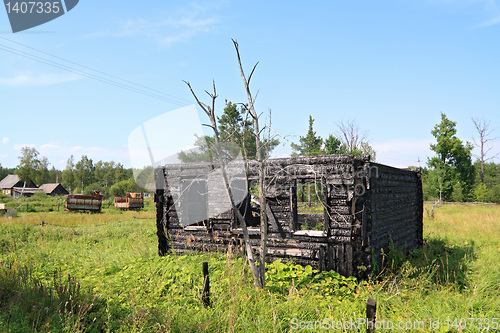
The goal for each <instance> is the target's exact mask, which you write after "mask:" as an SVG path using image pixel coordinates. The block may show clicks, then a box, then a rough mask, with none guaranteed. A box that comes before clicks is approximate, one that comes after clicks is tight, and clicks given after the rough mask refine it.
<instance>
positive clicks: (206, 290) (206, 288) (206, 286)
mask: <svg viewBox="0 0 500 333" xmlns="http://www.w3.org/2000/svg"><path fill="white" fill-rule="evenodd" d="M203 277H204V281H203V291H202V294H201V300H202V302H203V305H205V306H210V277H209V276H208V261H204V262H203Z"/></svg>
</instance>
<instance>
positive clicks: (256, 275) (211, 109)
mask: <svg viewBox="0 0 500 333" xmlns="http://www.w3.org/2000/svg"><path fill="white" fill-rule="evenodd" d="M184 83H186V85H187V86H188V87H189V90H190V91H191V93H192V94H193V96H194V98H195V100H196V103H198V105H199V106H200V107H201V109H202V110H203V111H204V112H205V113H206V114H207V116H208V118H209V119H210V125H208V124H205V126H208V127H210V128H212V130H213V131H214V137H215V152H216V155H217V160H218V161H219V166H220V168H221V174H222V179H223V181H224V185H225V188H226V193H227V196H228V198H229V201H230V203H231V207H232V209H233V211H234V213H235V214H236V217H237V219H238V221H239V222H240V224H241V229H242V230H243V241H244V243H245V249H246V253H247V258H248V263H249V266H250V269H251V271H252V275H253V279H254V284H255V285H256V286H261V285H262V283H261V281H262V278H261V277H260V271H259V270H257V267H256V266H255V259H254V256H253V252H252V246H251V244H250V236H249V235H248V229H247V225H246V221H245V218H244V217H243V215H242V214H241V212H240V210H239V209H238V207H236V204H235V202H234V199H233V195H232V191H231V187H230V185H229V180H228V177H227V172H226V160H225V158H224V157H223V155H222V149H221V145H220V141H219V130H218V129H217V118H216V117H215V100H216V98H217V91H216V89H215V81H214V82H213V89H214V91H213V93H209V92H208V91H206V90H205V92H206V93H207V94H208V95H209V96H210V98H211V99H212V103H211V106H209V105H207V104H205V103H203V102H201V101H200V100H199V99H198V97H197V96H196V94H195V92H194V91H193V88H191V84H190V83H189V82H187V81H184Z"/></svg>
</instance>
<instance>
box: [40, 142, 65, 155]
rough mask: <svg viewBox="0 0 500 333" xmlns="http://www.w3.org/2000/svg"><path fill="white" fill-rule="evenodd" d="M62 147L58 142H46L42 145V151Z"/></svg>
mask: <svg viewBox="0 0 500 333" xmlns="http://www.w3.org/2000/svg"><path fill="white" fill-rule="evenodd" d="M58 149H61V146H60V145H59V144H57V143H46V144H43V145H41V146H40V153H42V154H43V153H46V152H49V151H54V150H58Z"/></svg>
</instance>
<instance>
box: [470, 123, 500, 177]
mask: <svg viewBox="0 0 500 333" xmlns="http://www.w3.org/2000/svg"><path fill="white" fill-rule="evenodd" d="M472 123H473V124H474V127H475V128H476V131H477V133H478V134H479V143H478V142H477V141H476V139H475V138H472V141H473V142H474V145H475V146H476V147H478V148H479V149H480V151H481V152H480V154H479V155H476V154H474V156H475V157H476V158H478V159H479V160H480V161H481V183H483V184H484V163H485V162H487V161H489V160H492V159H494V158H496V157H497V156H498V154H495V155H493V156H492V157H489V158H486V154H488V153H489V151H490V150H491V149H493V147H487V143H488V142H489V141H492V140H495V139H496V138H493V139H492V138H489V136H490V135H491V134H492V132H493V129H490V123H489V122H486V121H485V120H484V118H483V119H474V118H472Z"/></svg>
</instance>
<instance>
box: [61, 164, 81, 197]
mask: <svg viewBox="0 0 500 333" xmlns="http://www.w3.org/2000/svg"><path fill="white" fill-rule="evenodd" d="M62 184H63V186H64V187H65V188H66V189H67V190H68V191H69V192H70V193H71V191H72V190H74V189H75V188H76V186H77V185H76V180H75V162H74V157H73V155H71V157H70V158H68V161H67V162H66V168H65V169H64V171H63V173H62Z"/></svg>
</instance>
